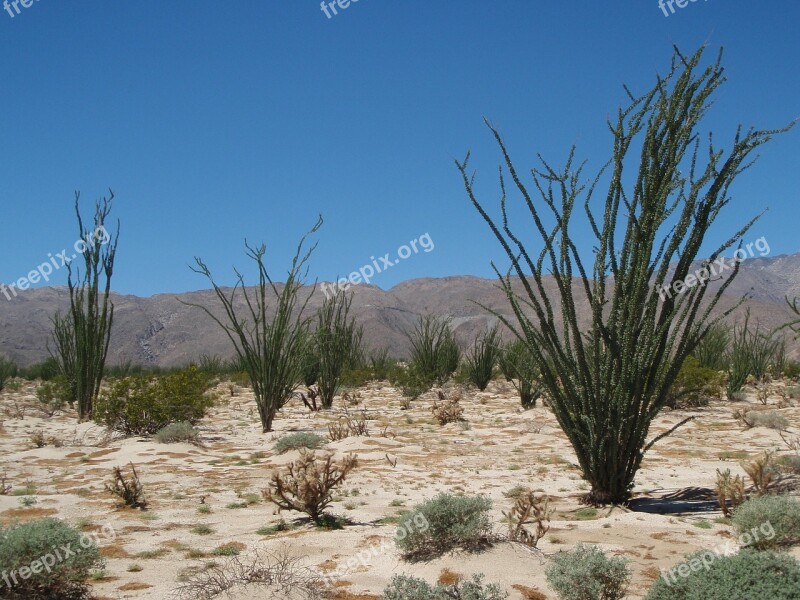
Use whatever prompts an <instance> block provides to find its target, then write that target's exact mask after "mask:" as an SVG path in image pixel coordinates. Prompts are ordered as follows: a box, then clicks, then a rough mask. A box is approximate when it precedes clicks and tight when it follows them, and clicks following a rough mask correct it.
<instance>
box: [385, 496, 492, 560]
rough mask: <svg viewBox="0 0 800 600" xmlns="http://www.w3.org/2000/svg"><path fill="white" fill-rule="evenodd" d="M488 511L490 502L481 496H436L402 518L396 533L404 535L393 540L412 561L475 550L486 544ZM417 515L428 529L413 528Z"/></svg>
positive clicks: (488, 527) (489, 525)
mask: <svg viewBox="0 0 800 600" xmlns="http://www.w3.org/2000/svg"><path fill="white" fill-rule="evenodd" d="M491 508H492V501H491V500H489V499H488V498H486V497H484V496H455V495H452V494H447V493H442V494H439V495H438V496H436V497H434V498H432V499H431V500H428V501H426V502H423V503H422V504H420V505H418V506H417V507H416V508H414V509H413V510H412V511H410V512H408V513H405V514H404V515H403V517H402V518H401V519H400V523H399V526H398V531H406V532H407V535H404V536H402V537H401V536H398V537H397V538H396V542H397V546H398V548H399V549H400V551H401V552H402V553H403V554H404V555H405V557H406V558H412V559H417V558H430V557H435V556H440V555H442V554H444V553H445V552H448V551H450V550H453V549H455V548H461V549H464V550H478V549H480V548H482V547H483V546H485V545H486V543H487V542H488V540H489V535H490V533H491V523H490V521H489V510H490V509H491ZM418 515H421V516H422V518H424V519H425V520H426V521H427V522H428V527H426V528H424V529H420V528H415V527H414V518H415V517H416V518H417V519H419V518H420V517H419V516H418Z"/></svg>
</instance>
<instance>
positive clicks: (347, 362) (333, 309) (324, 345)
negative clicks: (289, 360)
mask: <svg viewBox="0 0 800 600" xmlns="http://www.w3.org/2000/svg"><path fill="white" fill-rule="evenodd" d="M352 304H353V295H352V294H351V295H350V296H348V295H346V294H345V293H344V292H337V293H336V294H335V295H333V296H332V297H326V298H325V300H324V301H323V303H322V306H321V307H320V308H319V310H317V315H316V316H317V329H316V330H315V331H314V333H313V334H311V338H310V341H311V343H312V344H313V345H314V354H315V355H316V356H317V358H318V360H319V373H318V375H317V387H318V388H319V396H320V400H321V401H322V407H323V408H331V406H333V399H334V396H335V395H336V393H337V391H338V390H339V388H340V387H341V378H342V374H343V373H344V372H345V370H347V369H351V370H352V369H355V370H359V369H360V368H361V366H362V365H361V363H362V360H361V358H362V356H361V355H362V343H361V340H362V337H363V330H362V328H361V327H360V326H359V325H358V324H357V323H356V320H355V317H353V316H351V314H350V308H351V306H352Z"/></svg>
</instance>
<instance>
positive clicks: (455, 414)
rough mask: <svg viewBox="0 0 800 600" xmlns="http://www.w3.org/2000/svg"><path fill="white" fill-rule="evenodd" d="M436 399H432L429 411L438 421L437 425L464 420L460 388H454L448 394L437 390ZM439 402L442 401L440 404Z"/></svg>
mask: <svg viewBox="0 0 800 600" xmlns="http://www.w3.org/2000/svg"><path fill="white" fill-rule="evenodd" d="M437 397H438V399H437V400H434V401H433V406H432V407H431V412H433V416H434V417H435V418H436V420H437V421H438V422H439V425H447V424H448V423H457V422H458V421H463V420H464V409H463V408H462V406H461V404H460V402H461V390H460V389H455V390H453V391H451V392H450V393H449V394H448V395H445V393H444V392H442V391H441V390H439V391H438V392H437ZM439 402H442V403H441V404H440V403H439Z"/></svg>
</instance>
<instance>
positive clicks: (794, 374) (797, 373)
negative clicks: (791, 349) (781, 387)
mask: <svg viewBox="0 0 800 600" xmlns="http://www.w3.org/2000/svg"><path fill="white" fill-rule="evenodd" d="M783 376H784V377H786V378H787V379H795V380H796V379H797V378H798V377H800V362H797V361H796V360H789V359H787V360H786V362H785V363H784V365H783Z"/></svg>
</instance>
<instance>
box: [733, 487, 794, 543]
mask: <svg viewBox="0 0 800 600" xmlns="http://www.w3.org/2000/svg"><path fill="white" fill-rule="evenodd" d="M733 527H734V528H735V529H736V531H737V533H738V534H739V535H740V536H744V535H745V534H749V535H751V537H753V538H754V539H753V542H752V546H753V547H754V548H756V549H759V550H763V549H767V548H776V547H779V546H787V545H791V544H796V543H798V542H800V500H797V499H796V498H792V497H790V496H783V495H782V496H761V497H757V498H752V499H750V500H748V501H747V502H744V503H742V505H741V506H739V507H738V508H736V510H735V511H734V512H733ZM762 528H766V532H765V531H764V529H762ZM753 530H756V531H755V532H754V531H753ZM770 533H772V535H769V534H770Z"/></svg>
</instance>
